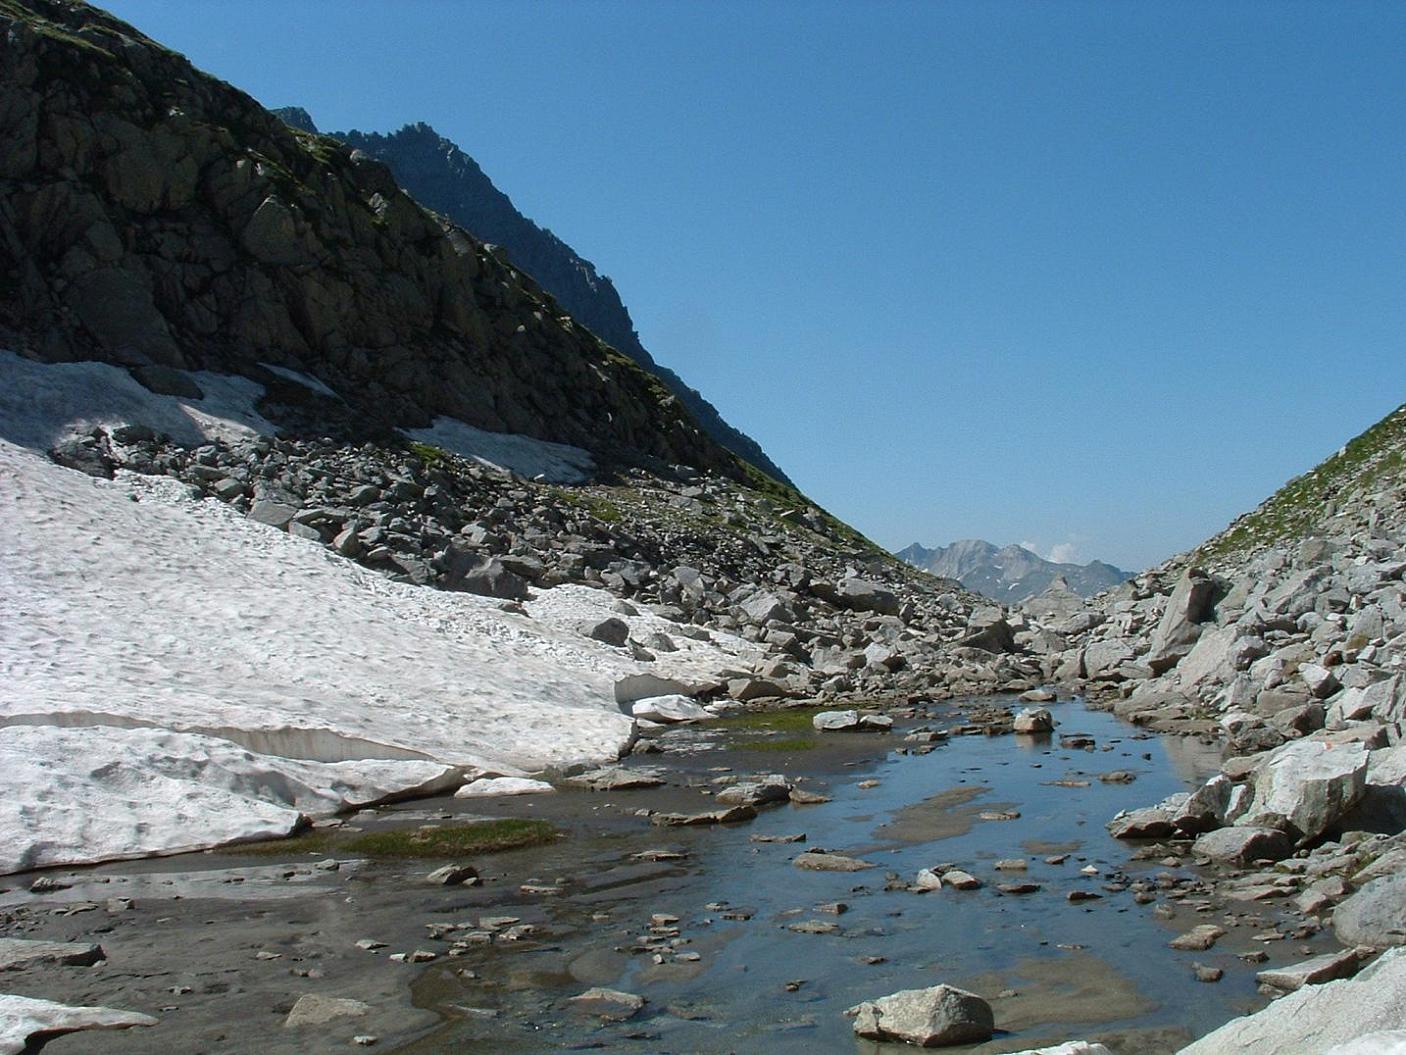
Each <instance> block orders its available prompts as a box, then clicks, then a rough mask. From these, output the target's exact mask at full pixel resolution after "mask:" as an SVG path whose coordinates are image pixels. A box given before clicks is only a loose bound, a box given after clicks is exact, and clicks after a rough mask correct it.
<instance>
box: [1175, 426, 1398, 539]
mask: <svg viewBox="0 0 1406 1055" xmlns="http://www.w3.org/2000/svg"><path fill="white" fill-rule="evenodd" d="M1403 476H1406V407H1401V408H1398V409H1397V410H1396V411H1394V412H1393V413H1391V414H1389V415H1387V416H1386V417H1385V418H1383V419H1382V420H1381V421H1379V422H1377V424H1375V425H1373V426H1372V427H1371V428H1370V429H1368V430H1367V431H1366V432H1364V433H1362V435H1360V436H1358V437H1356V438H1355V439H1353V440H1350V441H1349V442H1348V443H1347V445H1346V446H1345V447H1343V449H1342V450H1340V451H1339V452H1338V453H1336V454H1334V455H1333V456H1332V457H1331V458H1328V459H1327V460H1326V461H1324V462H1323V463H1322V464H1320V465H1319V466H1317V467H1316V468H1314V469H1312V470H1310V471H1309V472H1306V473H1304V474H1303V475H1302V476H1297V477H1295V478H1294V479H1292V480H1290V481H1289V482H1288V483H1287V484H1285V485H1284V486H1283V487H1281V488H1280V489H1279V490H1278V491H1276V492H1275V493H1274V494H1273V495H1272V496H1271V497H1270V498H1269V499H1267V500H1266V501H1265V502H1264V503H1263V504H1261V505H1260V507H1259V508H1258V509H1255V510H1254V511H1253V512H1250V513H1247V514H1245V515H1244V516H1242V517H1240V518H1239V519H1238V520H1236V521H1235V522H1234V523H1233V524H1231V525H1230V527H1228V528H1226V530H1225V531H1223V532H1221V533H1220V534H1219V535H1217V536H1216V537H1215V538H1213V539H1211V540H1210V541H1209V542H1207V543H1206V544H1205V545H1203V546H1202V547H1201V548H1200V549H1199V550H1197V551H1196V552H1195V553H1194V554H1193V558H1192V559H1193V560H1198V561H1208V562H1211V563H1214V562H1215V561H1217V560H1221V559H1229V558H1234V557H1237V556H1247V555H1249V554H1250V553H1252V552H1253V551H1255V550H1257V549H1259V548H1260V547H1262V546H1270V545H1275V544H1277V543H1281V542H1287V541H1292V540H1295V539H1301V538H1306V537H1308V536H1309V535H1313V534H1316V533H1318V532H1320V531H1321V530H1323V525H1324V522H1325V520H1326V517H1325V509H1326V506H1327V505H1328V504H1329V503H1330V502H1341V501H1342V500H1344V499H1347V498H1348V497H1350V496H1353V495H1357V496H1359V497H1360V496H1361V495H1362V494H1365V493H1367V492H1370V491H1373V490H1376V489H1379V488H1382V487H1385V486H1391V485H1395V484H1398V483H1399V482H1400V481H1401V480H1402V478H1403Z"/></svg>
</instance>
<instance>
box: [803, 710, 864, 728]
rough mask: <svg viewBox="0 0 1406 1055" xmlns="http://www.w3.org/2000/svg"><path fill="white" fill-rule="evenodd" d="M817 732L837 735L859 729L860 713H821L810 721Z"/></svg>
mask: <svg viewBox="0 0 1406 1055" xmlns="http://www.w3.org/2000/svg"><path fill="white" fill-rule="evenodd" d="M810 724H811V726H812V727H813V728H814V729H815V730H816V732H821V733H836V732H843V731H845V730H847V729H858V728H859V712H858V711H821V712H820V713H819V714H817V715H815V717H813V718H812V719H811V720H810Z"/></svg>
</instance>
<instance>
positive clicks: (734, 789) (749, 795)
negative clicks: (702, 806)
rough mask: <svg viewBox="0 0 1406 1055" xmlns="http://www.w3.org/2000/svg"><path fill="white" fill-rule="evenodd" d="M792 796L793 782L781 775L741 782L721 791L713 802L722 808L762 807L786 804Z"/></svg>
mask: <svg viewBox="0 0 1406 1055" xmlns="http://www.w3.org/2000/svg"><path fill="white" fill-rule="evenodd" d="M790 795H791V782H790V781H789V780H787V779H786V778H785V777H784V776H782V775H781V774H779V773H772V774H769V775H767V776H760V777H757V778H756V779H755V780H744V781H739V782H738V783H736V784H730V785H728V786H727V787H725V788H723V789H722V790H721V791H719V792H718V793H717V794H716V795H715V796H713V800H714V801H715V802H717V803H718V804H719V805H720V806H762V805H765V804H766V803H768V802H785V801H786V799H787V798H789V797H790Z"/></svg>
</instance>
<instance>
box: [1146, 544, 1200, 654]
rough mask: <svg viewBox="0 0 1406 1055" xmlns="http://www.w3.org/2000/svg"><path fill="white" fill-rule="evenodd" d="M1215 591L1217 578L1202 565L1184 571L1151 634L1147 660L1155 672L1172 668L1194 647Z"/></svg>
mask: <svg viewBox="0 0 1406 1055" xmlns="http://www.w3.org/2000/svg"><path fill="white" fill-rule="evenodd" d="M1215 592H1216V584H1215V582H1214V581H1212V579H1211V578H1210V576H1208V575H1207V574H1206V573H1205V572H1204V571H1202V570H1201V569H1200V568H1187V569H1186V571H1185V572H1183V573H1182V577H1181V578H1180V579H1179V580H1177V584H1176V587H1175V588H1174V589H1173V590H1172V596H1171V597H1170V598H1169V599H1168V601H1167V608H1166V610H1165V611H1164V612H1163V613H1162V619H1161V621H1160V622H1159V623H1158V624H1157V629H1156V630H1155V631H1153V634H1152V649H1151V651H1150V652H1149V653H1148V656H1147V664H1148V666H1150V667H1151V668H1152V670H1153V672H1154V673H1157V674H1161V673H1164V672H1165V671H1167V670H1170V669H1171V668H1172V667H1173V666H1175V665H1176V663H1177V661H1178V660H1179V659H1181V658H1182V657H1183V656H1185V655H1186V654H1187V653H1188V652H1190V651H1191V648H1192V646H1193V645H1195V644H1196V640H1197V638H1199V637H1200V636H1201V630H1202V624H1203V623H1204V622H1205V621H1206V619H1207V618H1208V617H1209V616H1210V614H1211V603H1212V601H1213V600H1214V599H1215Z"/></svg>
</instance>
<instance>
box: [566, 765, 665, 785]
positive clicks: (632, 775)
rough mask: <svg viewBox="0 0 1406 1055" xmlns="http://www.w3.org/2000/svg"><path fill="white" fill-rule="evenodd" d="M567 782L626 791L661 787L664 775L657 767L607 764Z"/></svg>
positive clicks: (568, 779) (571, 778)
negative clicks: (630, 767)
mask: <svg viewBox="0 0 1406 1055" xmlns="http://www.w3.org/2000/svg"><path fill="white" fill-rule="evenodd" d="M566 783H568V784H573V785H575V786H576V787H583V788H590V789H591V790H592V791H626V790H631V789H636V788H657V787H660V786H661V785H662V784H663V783H664V777H663V776H662V775H661V774H660V772H659V770H657V769H626V768H625V767H624V766H606V767H604V768H602V769H592V770H589V771H587V772H585V773H580V774H578V775H577V776H574V777H569V778H567V781H566Z"/></svg>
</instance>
